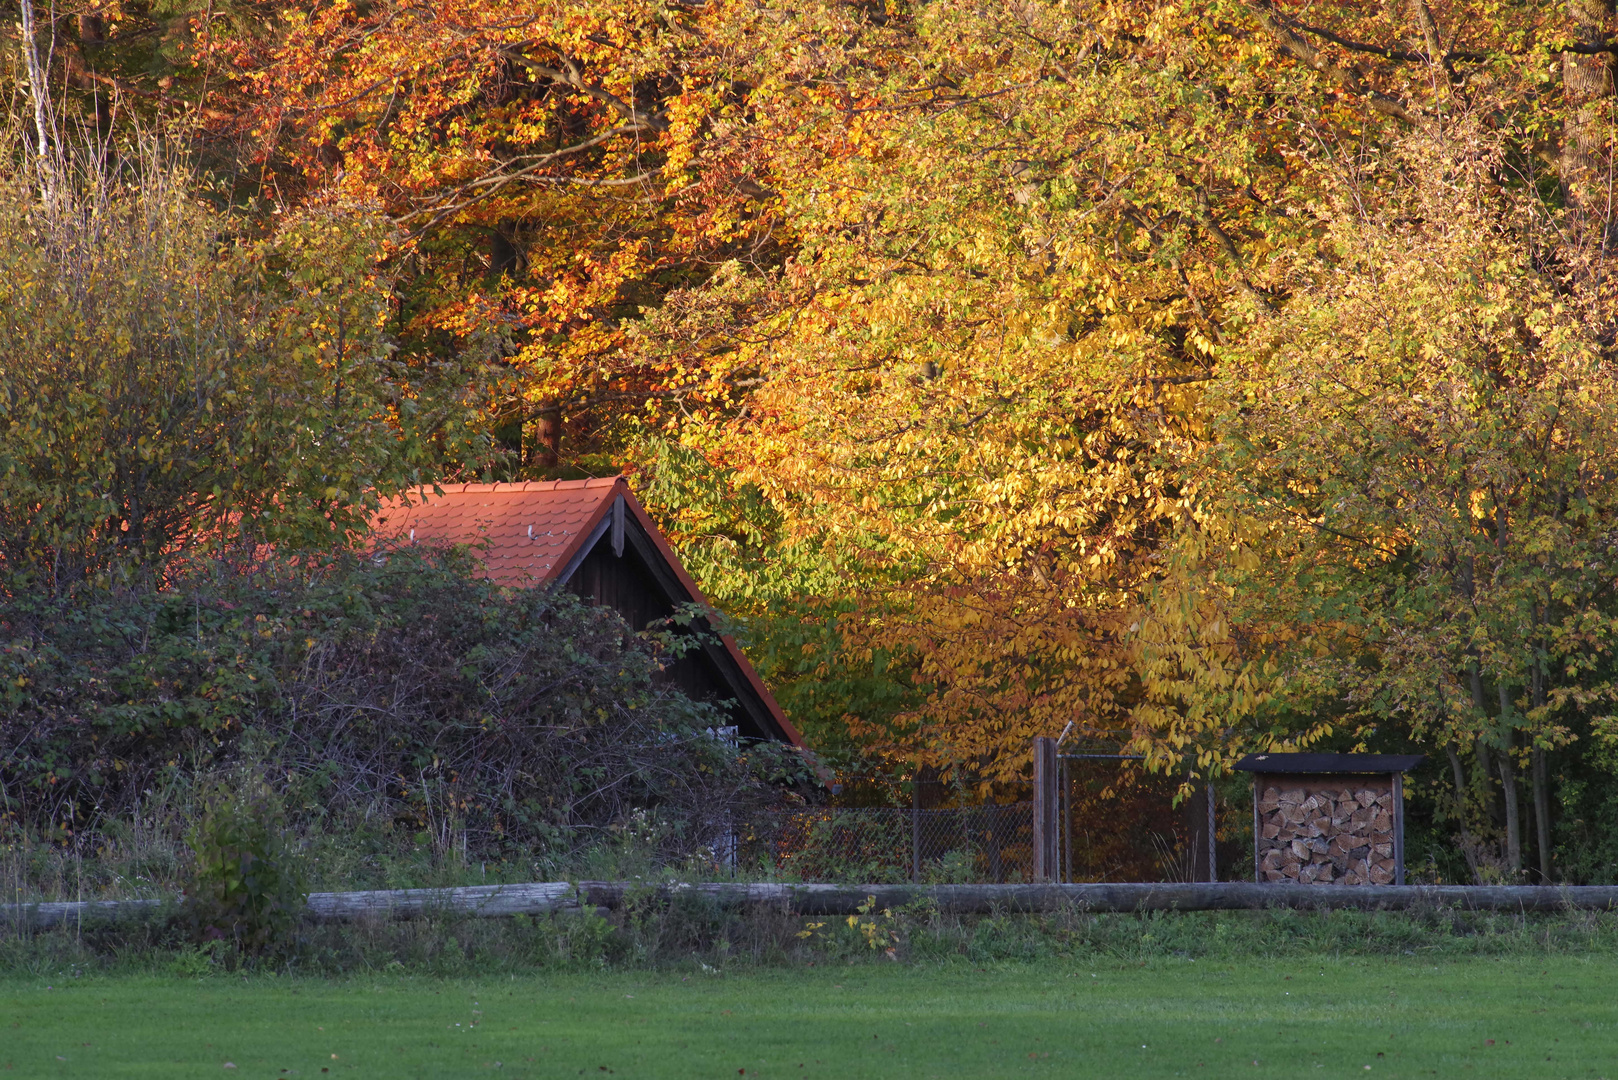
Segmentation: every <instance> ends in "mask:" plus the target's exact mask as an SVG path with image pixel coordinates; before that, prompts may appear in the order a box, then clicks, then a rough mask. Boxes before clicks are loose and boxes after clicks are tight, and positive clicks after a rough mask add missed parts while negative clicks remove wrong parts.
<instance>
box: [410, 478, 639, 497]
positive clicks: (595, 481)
mask: <svg viewBox="0 0 1618 1080" xmlns="http://www.w3.org/2000/svg"><path fill="white" fill-rule="evenodd" d="M619 481H623V482H624V483H628V482H629V477H627V476H624V475H622V474H619V475H618V476H592V477H588V478H586V479H584V480H515V481H503V482H499V483H494V484H437V485H433V484H418V485H416V486H415V487H413V488H411V489H410V490H411V491H413V492H419V493H420V494H422V495H426V496H431V495H432V492H433V488H434V487H435V486H436V487H438V488H440V489H441V490H442V491H443V492H444V494H445V495H452V494H467V495H470V494H475V493H480V492H482V493H495V492H507V491H518V492H520V491H583V490H585V489H587V488H603V487H612V486H614V485H615V484H617V483H618V482H619Z"/></svg>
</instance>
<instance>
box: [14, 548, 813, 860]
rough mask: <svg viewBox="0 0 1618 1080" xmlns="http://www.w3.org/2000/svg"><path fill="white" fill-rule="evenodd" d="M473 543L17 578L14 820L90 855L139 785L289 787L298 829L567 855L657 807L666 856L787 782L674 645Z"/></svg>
mask: <svg viewBox="0 0 1618 1080" xmlns="http://www.w3.org/2000/svg"><path fill="white" fill-rule="evenodd" d="M468 571H469V563H468V560H467V559H466V558H465V557H464V556H463V555H459V554H457V553H454V552H443V551H429V550H424V549H420V548H411V549H402V550H398V551H393V552H380V553H377V554H376V555H375V556H374V557H373V556H365V555H360V554H355V553H341V554H337V555H332V556H328V557H324V558H320V559H315V558H312V557H309V556H302V557H299V558H297V559H280V560H271V561H268V562H263V563H258V564H254V565H251V566H238V565H233V564H229V563H226V562H224V561H219V560H214V561H209V562H206V563H197V564H194V565H193V566H192V568H191V573H190V575H189V576H188V577H185V578H181V579H177V580H175V581H173V582H172V583H171V584H170V586H169V587H168V588H165V589H162V590H148V591H142V590H134V589H131V590H126V591H123V592H117V593H114V592H88V591H86V592H82V593H80V594H77V595H75V596H73V597H69V598H60V597H51V596H44V595H39V594H24V595H13V596H11V597H6V596H4V595H0V815H3V816H0V829H3V828H4V827H5V825H4V823H5V821H6V820H9V822H10V823H11V826H12V827H13V828H19V827H20V828H21V829H23V830H24V831H26V832H27V833H29V834H31V835H33V836H35V837H49V838H51V839H54V840H56V841H58V842H61V843H67V844H72V845H76V846H80V847H82V846H84V845H86V844H87V843H88V839H87V832H86V830H90V833H93V832H94V830H96V829H98V828H99V827H100V823H101V822H103V821H106V820H108V819H109V818H120V817H121V818H123V819H126V820H128V819H131V818H132V817H134V815H135V813H136V810H137V808H138V807H139V806H140V805H141V802H142V799H144V798H147V796H146V795H144V794H143V793H145V792H149V791H153V790H157V791H172V790H174V789H176V788H179V789H182V790H183V789H185V788H186V787H188V786H190V785H193V784H195V783H197V782H198V781H199V780H200V779H202V778H206V777H209V776H213V775H222V774H227V773H228V774H231V775H236V774H240V773H242V772H247V773H250V774H253V775H259V776H263V777H265V778H267V779H269V780H270V781H272V782H273V783H274V784H275V785H276V786H277V787H278V788H279V789H280V791H281V795H282V796H283V797H284V799H285V801H286V809H287V813H288V814H289V816H290V817H291V819H292V820H293V821H294V822H295V823H296V824H297V825H299V826H300V827H303V826H317V825H318V826H319V827H320V828H321V829H322V830H323V831H325V832H327V833H334V832H343V831H345V829H346V828H347V827H348V824H349V823H354V822H359V821H362V820H363V821H365V822H368V823H370V824H369V826H368V828H369V829H371V830H375V829H377V828H378V827H380V828H383V829H385V830H387V831H389V832H392V833H395V834H402V835H405V836H410V837H414V838H416V840H417V842H418V844H419V845H420V846H422V847H424V848H427V849H429V850H431V851H433V852H434V853H435V854H436V855H439V856H445V855H451V854H453V855H455V856H456V857H463V856H464V857H467V858H478V857H486V858H499V857H502V856H504V855H510V854H516V853H522V854H524V855H533V854H535V853H551V854H552V855H554V856H555V857H556V858H558V859H560V858H565V857H567V856H568V855H570V854H571V853H572V852H575V851H577V850H579V849H581V848H583V847H586V846H588V845H590V844H591V843H593V842H595V841H597V840H599V839H601V838H602V837H604V836H607V835H610V834H611V831H612V830H613V827H614V826H615V825H618V824H620V823H622V822H625V821H627V820H629V818H630V815H631V814H632V813H633V812H634V811H635V810H637V809H641V810H643V811H644V812H645V814H646V815H649V817H650V819H653V820H655V823H656V826H657V827H656V828H655V829H654V830H651V833H655V835H656V836H657V838H658V842H659V843H660V844H662V845H663V846H664V848H665V849H667V850H668V851H669V852H671V853H673V852H679V851H690V850H697V849H700V848H701V847H703V846H704V845H706V844H711V843H713V842H714V840H715V838H716V837H717V836H720V835H722V834H723V833H724V832H725V830H726V829H727V828H728V822H729V821H731V820H735V819H736V817H737V815H742V814H745V813H747V812H749V811H750V810H752V809H754V808H756V807H757V806H758V805H759V804H761V803H764V802H770V801H774V800H776V799H778V798H779V797H780V794H779V789H778V788H777V787H776V786H775V785H774V784H772V783H771V782H770V781H771V780H772V779H773V778H776V777H779V776H781V775H782V774H783V773H785V774H787V775H789V776H790V774H791V773H792V771H793V768H794V767H795V759H794V758H792V757H791V756H790V755H788V754H786V753H785V752H784V751H783V750H782V749H780V748H776V747H772V746H745V745H744V746H740V747H735V746H728V745H726V743H725V742H723V741H721V740H716V739H714V738H712V737H711V736H710V735H709V734H708V731H709V729H712V728H714V727H716V726H720V725H721V724H722V723H723V721H721V720H720V719H719V718H718V717H717V716H716V713H715V710H714V709H713V708H712V707H710V706H707V705H702V704H698V703H695V702H693V701H691V700H690V699H688V698H686V697H684V696H683V695H682V694H680V693H679V692H678V691H676V690H674V689H673V688H671V687H668V686H666V685H663V684H661V683H660V682H658V681H657V680H656V675H657V673H658V670H659V668H660V666H661V664H662V663H663V654H662V653H661V652H660V651H659V650H660V647H659V646H658V645H657V644H656V643H655V642H654V641H651V640H649V639H647V638H644V637H642V636H639V635H636V634H635V633H633V632H632V631H630V629H629V628H628V627H627V626H626V625H625V623H624V622H623V621H622V619H620V618H619V617H618V615H617V614H616V613H615V612H612V611H610V610H607V609H603V608H597V607H591V606H588V605H586V604H584V603H583V602H582V601H580V600H579V599H577V598H576V597H574V596H573V595H572V594H570V593H566V592H562V591H551V590H507V589H502V588H500V587H498V586H496V585H494V584H492V583H490V582H488V581H486V580H482V579H478V578H474V577H472V576H471V575H470V573H469V572H468Z"/></svg>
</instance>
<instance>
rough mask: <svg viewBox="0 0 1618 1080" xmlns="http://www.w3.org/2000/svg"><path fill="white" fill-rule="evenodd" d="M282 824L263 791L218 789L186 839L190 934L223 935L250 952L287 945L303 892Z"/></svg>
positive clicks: (203, 939)
mask: <svg viewBox="0 0 1618 1080" xmlns="http://www.w3.org/2000/svg"><path fill="white" fill-rule="evenodd" d="M284 825H285V822H284V821H283V820H282V815H281V813H280V808H279V806H278V805H277V804H276V802H275V800H274V799H273V798H272V797H271V796H270V795H269V793H268V792H266V791H263V790H260V791H258V792H255V793H254V794H253V795H251V796H248V797H245V798H244V797H242V796H240V795H235V794H232V793H231V792H229V791H227V790H225V789H223V788H221V789H219V790H218V791H217V793H216V794H215V796H214V797H213V799H212V800H211V801H210V804H209V806H208V809H207V811H206V812H205V813H204V814H203V816H202V820H201V821H199V822H197V824H196V826H195V827H194V828H193V829H192V830H191V835H190V836H189V837H188V838H187V840H188V842H189V845H190V847H191V852H192V854H193V855H194V856H195V858H196V861H195V863H194V864H193V866H192V874H191V881H190V884H189V886H188V887H187V889H186V895H185V923H186V925H187V927H188V928H189V929H190V931H191V936H192V938H193V940H195V941H197V942H198V943H200V944H207V943H209V942H214V941H226V942H229V943H230V944H231V945H233V946H234V947H235V948H236V950H237V951H239V952H242V953H245V954H247V955H249V956H262V955H264V954H266V953H279V952H283V951H285V950H287V949H288V948H290V947H291V945H292V944H293V943H294V941H295V940H296V936H297V929H298V920H299V919H300V918H301V917H302V914H303V906H304V903H305V901H306V900H307V899H308V893H307V891H306V890H305V889H304V887H303V883H302V875H301V874H299V873H298V868H297V863H296V859H295V857H294V855H293V853H292V852H290V851H288V850H287V847H286V844H285V843H284V842H283V840H282V831H283V828H284Z"/></svg>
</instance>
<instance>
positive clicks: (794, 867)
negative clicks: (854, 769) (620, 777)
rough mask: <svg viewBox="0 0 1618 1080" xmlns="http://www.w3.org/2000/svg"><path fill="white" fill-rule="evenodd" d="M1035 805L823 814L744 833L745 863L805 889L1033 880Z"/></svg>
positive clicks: (791, 817) (828, 810) (775, 821)
mask: <svg viewBox="0 0 1618 1080" xmlns="http://www.w3.org/2000/svg"><path fill="white" fill-rule="evenodd" d="M1033 829H1034V815H1033V804H1032V803H1026V802H1024V803H1013V804H1011V805H1007V806H995V805H988V806H970V807H959V808H954V809H944V810H918V809H907V808H905V807H886V806H884V807H862V808H838V807H822V808H815V809H808V810H798V811H794V812H792V813H789V814H784V815H780V816H776V817H772V818H770V819H768V820H766V821H758V822H754V823H752V824H751V825H750V826H749V827H747V828H744V829H742V830H739V832H738V835H737V841H738V843H739V846H740V850H739V851H738V853H737V854H738V856H739V857H740V858H741V859H742V861H743V862H744V863H751V864H752V865H759V864H761V863H768V864H769V865H772V866H774V867H775V869H776V871H777V872H778V873H780V874H782V875H783V876H785V877H789V878H796V879H797V880H800V881H854V882H862V883H864V882H872V883H878V882H901V881H919V882H930V883H937V884H948V883H967V882H1017V881H1029V880H1031V879H1032V871H1033V859H1034V847H1033Z"/></svg>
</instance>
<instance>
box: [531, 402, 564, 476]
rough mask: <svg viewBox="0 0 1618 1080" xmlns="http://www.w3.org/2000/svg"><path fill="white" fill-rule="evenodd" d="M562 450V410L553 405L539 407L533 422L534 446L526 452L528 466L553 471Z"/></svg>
mask: <svg viewBox="0 0 1618 1080" xmlns="http://www.w3.org/2000/svg"><path fill="white" fill-rule="evenodd" d="M561 450H562V410H561V409H559V408H557V407H556V406H555V405H550V404H546V405H541V406H540V408H539V416H538V418H537V419H536V420H535V422H534V445H533V448H532V449H530V450H529V452H528V464H530V465H532V466H534V467H535V468H539V469H554V468H556V462H557V461H558V460H559V458H560V455H561Z"/></svg>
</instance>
